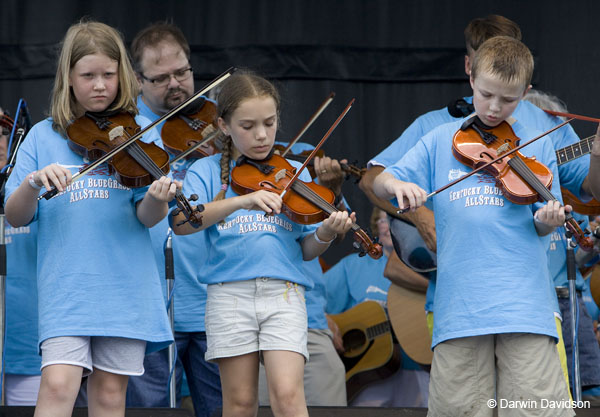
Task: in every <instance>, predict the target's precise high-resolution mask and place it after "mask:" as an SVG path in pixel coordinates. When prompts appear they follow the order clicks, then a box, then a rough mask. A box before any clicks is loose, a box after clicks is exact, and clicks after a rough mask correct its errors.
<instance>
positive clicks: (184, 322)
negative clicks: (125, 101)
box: [137, 96, 208, 332]
mask: <svg viewBox="0 0 600 417" xmlns="http://www.w3.org/2000/svg"><path fill="white" fill-rule="evenodd" d="M137 105H138V109H139V111H140V114H141V115H143V116H145V117H147V118H148V119H149V120H152V121H154V120H157V119H158V118H159V117H160V116H159V115H158V114H156V113H154V112H153V111H152V110H151V109H150V107H148V106H147V105H146V103H144V101H143V100H142V97H141V96H138V100H137ZM163 125H164V122H161V123H159V124H158V125H157V126H156V129H157V130H159V131H160V129H162V126H163ZM171 159H173V156H171ZM195 161H196V159H195V158H188V159H181V160H179V161H177V162H175V163H172V164H171V171H170V173H169V175H170V177H171V178H172V179H174V180H177V181H181V182H183V179H184V178H185V173H186V172H187V170H188V168H189V167H190V166H191V165H192V164H193V163H194V162H195ZM185 197H186V198H187V197H189V195H185ZM190 203H191V204H192V205H194V204H196V203H194V202H193V201H191V202H190ZM168 230H169V221H168V218H166V217H165V218H164V219H163V220H161V221H160V223H158V224H157V225H156V226H154V227H152V228H151V229H150V238H151V239H152V247H153V250H154V256H155V258H156V264H157V267H158V272H159V275H160V278H161V279H160V285H161V287H162V288H163V291H164V292H165V295H166V281H165V243H166V240H167V232H168ZM171 243H172V248H173V267H174V276H175V280H174V287H173V308H174V313H173V318H174V320H173V321H174V327H175V331H178V332H203V331H205V330H206V329H205V326H204V313H205V309H206V284H204V283H202V282H201V280H200V279H199V278H198V274H201V273H202V272H203V271H204V263H205V261H206V257H207V254H208V248H207V247H206V236H205V233H204V231H199V232H197V233H193V234H191V235H185V236H179V235H176V234H174V233H172V234H171Z"/></svg>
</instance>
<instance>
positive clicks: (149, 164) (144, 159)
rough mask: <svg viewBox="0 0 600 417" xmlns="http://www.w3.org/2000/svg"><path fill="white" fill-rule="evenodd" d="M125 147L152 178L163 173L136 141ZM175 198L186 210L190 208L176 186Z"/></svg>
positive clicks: (158, 176)
mask: <svg viewBox="0 0 600 417" xmlns="http://www.w3.org/2000/svg"><path fill="white" fill-rule="evenodd" d="M127 149H128V152H129V153H130V154H131V156H133V157H134V159H135V160H136V161H138V162H139V163H140V164H141V165H142V166H143V167H144V169H146V170H147V171H148V172H149V173H150V175H152V176H153V177H154V179H159V178H160V177H162V176H163V175H164V172H162V170H161V169H160V168H159V166H158V165H156V163H155V162H154V161H153V160H152V158H150V156H149V155H148V154H147V153H146V152H144V150H143V149H142V148H141V147H140V145H139V144H138V143H137V142H134V143H133V144H132V145H130V146H129V148H127ZM133 154H135V155H133ZM175 198H176V199H177V200H178V201H179V202H180V203H181V204H183V205H184V206H185V207H186V210H191V205H190V204H189V202H188V201H187V199H186V198H185V197H184V196H183V193H182V192H181V190H180V189H179V188H177V189H176V191H175Z"/></svg>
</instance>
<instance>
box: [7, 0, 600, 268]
mask: <svg viewBox="0 0 600 417" xmlns="http://www.w3.org/2000/svg"><path fill="white" fill-rule="evenodd" d="M492 13H495V14H501V15H504V16H506V17H508V18H510V19H512V20H514V21H516V22H517V23H518V24H519V25H520V26H521V29H522V32H523V41H524V42H525V43H526V44H527V45H528V46H529V47H530V48H531V49H532V51H533V53H534V56H535V59H536V70H535V74H534V87H535V88H538V89H540V90H544V91H547V92H550V93H553V94H555V95H557V96H558V97H560V98H561V99H563V100H564V101H565V102H566V103H567V104H568V106H569V109H570V110H572V111H574V112H578V113H580V114H585V115H591V116H594V115H597V109H598V108H599V106H598V104H599V101H600V98H599V95H600V86H599V85H598V84H597V82H596V76H595V75H596V73H597V72H598V71H599V70H600V59H599V54H600V52H599V51H598V48H597V47H596V43H597V41H598V40H600V36H599V35H600V28H599V27H598V26H599V25H598V23H597V22H598V16H600V2H597V1H594V0H585V1H584V0H581V1H573V0H571V1H568V2H565V1H556V0H543V1H542V0H535V1H534V0H530V1H522V0H520V1H519V0H503V1H489V0H485V1H458V0H455V1H445V0H218V1H207V0H196V1H191V0H171V1H165V0H162V1H160V0H104V1H98V0H88V1H79V0H55V1H48V0H2V2H1V7H0V105H2V106H3V107H4V108H6V109H8V110H9V111H11V112H13V113H14V110H15V109H16V106H17V103H18V99H19V98H24V99H25V100H26V102H27V103H28V105H29V108H30V110H31V113H32V118H33V119H34V121H38V120H40V119H41V118H42V117H44V115H45V114H46V112H47V109H48V99H49V94H50V91H51V87H52V83H53V78H54V71H55V58H56V50H57V43H58V42H59V41H60V40H61V38H62V37H63V36H64V33H65V31H66V29H67V28H68V27H69V25H70V24H72V23H73V22H75V21H77V20H79V19H80V18H81V17H83V16H88V17H91V18H93V19H97V20H100V21H102V22H105V23H108V24H110V25H112V26H114V27H116V28H118V29H119V30H120V31H121V32H122V33H123V35H124V37H125V41H126V42H127V43H128V44H129V43H130V42H131V40H132V38H133V36H134V35H135V33H136V32H137V31H138V30H140V29H141V28H143V27H144V26H146V25H147V24H149V23H151V22H156V21H160V20H165V19H169V20H172V21H173V22H174V23H175V24H177V25H178V26H179V27H181V29H182V30H183V32H184V33H185V35H186V36H187V38H188V41H189V43H190V45H191V48H192V58H191V61H192V65H193V67H194V76H195V78H196V87H197V88H199V87H200V86H202V85H203V83H204V82H206V81H208V80H210V79H212V78H213V77H214V76H216V75H218V74H220V73H221V72H222V71H224V70H225V69H227V68H228V67H230V66H237V67H248V68H252V69H254V70H257V71H258V72H260V73H261V74H263V75H265V76H266V77H267V78H270V79H272V80H274V81H276V82H277V84H278V86H279V87H280V91H281V93H282V97H283V107H282V118H281V119H282V120H281V129H280V132H279V134H278V138H279V139H288V138H291V137H293V136H294V135H295V134H296V133H297V131H298V130H299V129H300V128H301V126H302V125H303V124H304V123H305V121H306V119H307V118H308V117H309V116H310V115H311V114H312V113H313V112H314V111H315V110H316V108H317V106H318V105H319V104H320V103H321V102H322V101H323V100H324V99H325V97H326V96H327V95H328V94H329V93H330V92H332V91H334V92H335V93H336V98H335V100H334V102H333V104H332V105H331V106H329V108H328V109H327V111H326V112H325V113H324V114H323V115H322V116H321V118H320V119H319V120H318V121H317V122H316V123H315V124H314V125H313V127H312V128H311V129H310V130H309V131H308V133H307V135H306V136H305V137H304V140H305V141H307V142H310V143H316V141H317V140H318V139H319V138H320V137H321V136H322V135H323V133H324V132H325V131H326V130H327V128H328V127H329V125H330V124H331V123H332V122H333V120H335V118H336V117H337V115H338V114H339V113H340V112H341V110H342V109H343V108H344V106H345V105H346V104H347V103H348V102H349V101H350V99H351V98H356V103H355V105H354V107H353V108H352V110H351V111H350V113H349V114H348V115H347V116H346V118H345V120H344V121H343V122H342V123H341V125H340V126H339V127H338V128H337V130H336V131H335V133H334V134H333V135H332V137H331V138H330V140H329V141H328V142H327V143H326V144H325V148H324V149H325V151H326V152H327V154H328V155H331V156H334V157H337V158H344V157H345V158H348V159H349V160H350V161H351V162H354V161H356V162H357V163H358V164H359V165H360V164H366V162H367V161H368V159H369V158H370V157H372V156H374V155H375V154H376V153H378V152H379V151H380V150H382V149H383V148H384V147H385V146H386V145H387V144H389V143H390V142H391V141H392V140H393V139H395V138H396V137H397V136H398V135H399V134H400V133H401V132H402V130H403V129H405V128H406V127H407V126H408V125H409V124H410V122H411V121H412V120H414V118H415V117H417V116H418V115H420V114H421V113H423V112H425V111H428V110H432V109H436V108H439V107H442V106H444V105H445V104H446V103H448V102H449V101H450V100H452V99H456V98H459V97H461V96H462V95H469V94H470V87H469V84H468V81H467V78H466V76H465V74H464V66H463V55H464V40H463V35H462V33H463V29H464V27H465V26H466V24H467V23H468V22H469V21H470V20H471V19H472V18H474V17H478V16H485V15H487V14H492ZM574 127H575V129H576V131H577V132H578V133H579V134H580V135H588V134H592V133H593V132H594V131H595V126H593V125H592V124H591V123H584V122H576V123H575V124H574ZM344 194H345V195H346V197H347V199H348V200H349V202H350V204H351V206H352V207H353V208H354V209H355V210H356V211H357V212H358V213H359V222H360V224H361V225H363V226H364V227H366V226H368V217H369V213H370V206H369V204H368V202H367V200H366V198H365V197H364V195H363V194H362V192H361V191H360V190H359V189H358V187H357V186H355V185H354V184H353V183H352V182H351V181H349V182H347V183H346V184H345V185H344ZM347 243H349V242H347ZM349 250H350V245H349V244H344V245H343V246H340V247H336V248H335V249H333V250H332V251H330V252H331V253H329V254H328V256H327V257H326V259H327V260H328V261H329V262H330V263H331V262H334V261H335V260H337V259H338V258H339V257H340V256H342V255H343V254H345V253H346V252H348V251H349Z"/></svg>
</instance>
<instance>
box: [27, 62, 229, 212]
mask: <svg viewBox="0 0 600 417" xmlns="http://www.w3.org/2000/svg"><path fill="white" fill-rule="evenodd" d="M233 70H234V69H233V68H230V69H228V70H227V71H225V72H224V73H223V74H221V75H219V76H218V77H217V78H215V79H214V80H213V81H211V82H210V83H209V84H208V85H206V86H205V87H204V88H202V89H201V90H200V91H198V92H196V93H194V95H193V96H191V97H190V98H188V99H187V100H185V101H184V102H183V103H181V104H179V105H178V106H176V107H175V108H173V109H171V110H170V111H169V112H168V113H166V114H164V115H162V116H161V117H159V118H158V119H156V120H154V121H153V122H151V123H150V124H149V125H147V126H146V127H144V128H143V129H141V130H139V131H138V132H137V133H135V134H134V135H133V136H131V137H129V138H128V139H127V140H126V141H124V142H123V143H121V144H120V145H118V146H115V147H113V148H112V149H111V150H110V151H109V152H107V153H106V154H105V155H104V156H102V157H101V158H98V159H97V160H95V161H94V162H92V163H90V164H89V165H88V166H86V167H85V168H83V169H81V170H80V171H79V172H78V173H76V174H75V175H73V178H72V180H75V179H76V178H79V177H81V176H83V175H85V174H87V173H88V172H90V171H92V170H93V169H95V168H96V167H98V166H99V165H101V164H103V163H105V162H107V161H108V160H109V159H111V158H112V157H113V156H114V155H116V154H117V153H119V152H121V151H124V150H125V149H126V148H127V147H129V146H131V145H132V144H133V143H135V142H136V141H137V140H138V139H139V138H141V137H142V135H143V134H144V133H146V132H147V131H149V130H150V129H152V128H153V127H154V126H156V125H157V124H159V123H162V122H163V121H165V120H166V119H167V118H169V117H171V116H172V115H173V114H175V113H177V112H178V111H180V110H181V109H183V108H184V107H186V106H187V105H189V104H190V103H192V102H194V101H195V100H197V99H199V98H200V97H201V96H202V95H203V94H205V93H206V92H207V91H208V90H210V89H212V88H214V87H216V86H217V85H219V84H220V83H222V82H223V81H225V80H226V79H227V78H229V77H230V76H231V74H232V72H233ZM57 194H58V189H57V188H56V187H52V188H51V189H50V190H48V191H46V192H45V193H43V194H42V195H40V196H38V201H39V200H41V199H42V198H44V199H46V200H50V199H51V198H52V197H54V196H56V195H57ZM199 207H202V209H203V206H202V205H198V210H200V211H201V209H200V208H199ZM185 209H186V213H188V212H187V210H188V208H185ZM190 213H191V212H190Z"/></svg>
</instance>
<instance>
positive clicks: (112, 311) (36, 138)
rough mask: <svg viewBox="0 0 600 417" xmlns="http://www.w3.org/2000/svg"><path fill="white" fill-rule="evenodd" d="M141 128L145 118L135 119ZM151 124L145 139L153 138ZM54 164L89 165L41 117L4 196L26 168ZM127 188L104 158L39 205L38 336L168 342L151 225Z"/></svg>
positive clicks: (137, 193) (151, 346)
mask: <svg viewBox="0 0 600 417" xmlns="http://www.w3.org/2000/svg"><path fill="white" fill-rule="evenodd" d="M136 121H137V123H138V124H139V125H140V126H142V127H143V126H145V125H147V124H148V120H147V119H146V118H143V117H140V116H138V117H136ZM157 136H158V135H157V133H156V132H155V131H154V130H152V131H150V132H148V133H147V134H146V135H145V137H144V138H143V139H142V140H144V141H146V142H154V141H155V140H158V137H157ZM52 163H58V164H60V165H61V166H63V167H65V168H67V169H69V170H71V172H72V173H73V174H75V173H77V172H78V171H79V170H80V169H81V168H82V167H84V166H85V165H86V164H87V161H84V160H83V158H82V157H81V156H79V155H77V154H76V153H74V152H72V151H71V150H70V148H69V147H68V144H67V142H66V140H65V139H64V138H63V137H62V136H61V135H60V134H58V133H57V132H55V131H54V130H53V129H52V122H51V120H50V119H46V120H44V121H42V122H39V123H37V124H36V125H35V126H34V127H33V128H32V129H31V130H30V131H29V133H28V135H27V137H26V139H25V141H24V142H23V144H22V145H21V148H20V149H19V152H18V155H17V164H16V166H15V169H14V171H13V173H12V174H11V176H10V178H9V179H8V182H7V184H6V191H7V197H6V198H7V199H8V198H9V197H10V195H11V194H12V193H13V192H14V190H15V189H16V188H17V187H18V186H19V185H20V184H21V183H22V182H23V180H26V177H27V175H28V174H29V173H31V172H33V171H36V170H38V169H41V168H43V167H45V166H47V165H49V164H52ZM146 191H147V187H143V188H138V189H130V188H128V187H125V186H123V185H121V184H119V183H118V182H117V181H116V180H115V178H114V176H112V175H110V173H109V168H108V166H107V165H106V164H101V165H100V166H98V167H97V168H96V169H94V170H92V171H91V172H89V173H87V174H86V175H85V176H83V177H81V178H79V179H77V180H75V181H74V182H73V183H72V184H71V185H70V186H69V187H68V188H67V190H66V191H64V192H63V193H60V194H58V195H57V196H56V197H54V198H52V199H50V200H41V201H40V202H39V203H38V207H37V211H36V216H35V217H36V218H37V223H38V252H37V253H38V257H37V274H38V296H39V301H38V308H39V332H40V335H39V342H40V343H41V342H43V341H44V340H46V339H48V338H51V337H57V336H68V335H78V336H113V337H125V338H132V339H140V340H145V341H147V342H148V347H147V350H148V351H152V350H156V349H159V348H163V347H166V346H167V345H168V344H170V343H171V342H172V340H173V339H172V333H171V329H170V325H169V321H168V318H167V314H166V311H165V308H164V301H163V295H162V291H161V288H160V284H159V280H158V272H157V268H156V263H155V262H154V258H153V255H152V246H151V243H150V236H149V233H148V229H147V228H146V227H145V226H144V225H143V224H142V223H141V222H140V221H139V220H138V218H137V215H136V203H137V202H139V201H140V200H141V199H142V198H143V197H144V195H145V193H146Z"/></svg>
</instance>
